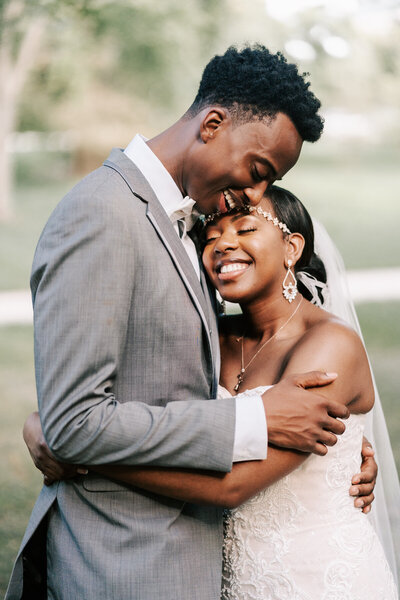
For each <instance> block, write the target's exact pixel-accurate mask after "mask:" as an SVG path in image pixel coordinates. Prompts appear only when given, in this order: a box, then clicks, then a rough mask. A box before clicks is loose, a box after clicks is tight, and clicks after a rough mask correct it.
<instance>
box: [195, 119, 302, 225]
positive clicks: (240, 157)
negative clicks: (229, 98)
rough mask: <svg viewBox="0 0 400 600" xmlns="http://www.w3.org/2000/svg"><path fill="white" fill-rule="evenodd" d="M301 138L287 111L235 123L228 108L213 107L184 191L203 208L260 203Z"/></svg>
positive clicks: (291, 158)
mask: <svg viewBox="0 0 400 600" xmlns="http://www.w3.org/2000/svg"><path fill="white" fill-rule="evenodd" d="M302 143H303V140H302V138H301V137H300V135H299V133H298V131H297V129H296V128H295V126H294V125H293V123H292V121H291V120H290V119H289V117H287V116H286V115H285V114H283V113H278V114H277V115H276V117H275V118H273V119H269V120H264V121H258V120H252V121H250V122H246V123H243V124H238V125H234V124H233V123H232V120H231V119H230V117H229V114H228V115H227V113H226V111H224V110H222V109H221V110H220V111H218V109H216V110H215V111H213V110H212V109H210V111H209V113H208V114H207V116H206V117H205V118H204V119H203V121H202V125H201V129H200V136H199V143H198V144H197V146H196V149H195V152H193V154H191V156H190V158H189V166H190V168H189V169H188V171H187V181H186V185H185V190H186V193H187V194H188V195H189V196H190V197H191V198H193V200H195V201H196V203H197V207H198V209H199V210H200V211H201V212H203V213H205V214H208V213H211V212H214V211H216V210H218V211H220V212H225V211H226V210H227V208H228V207H229V205H230V204H233V203H235V204H236V205H238V206H243V204H251V205H256V204H258V203H259V202H260V201H261V198H262V197H263V195H264V192H265V190H266V188H267V187H268V185H270V184H272V183H273V182H274V181H276V180H277V179H281V178H282V177H283V175H285V173H287V171H289V169H291V168H292V167H293V165H295V163H296V162H297V159H298V157H299V154H300V150H301V147H302Z"/></svg>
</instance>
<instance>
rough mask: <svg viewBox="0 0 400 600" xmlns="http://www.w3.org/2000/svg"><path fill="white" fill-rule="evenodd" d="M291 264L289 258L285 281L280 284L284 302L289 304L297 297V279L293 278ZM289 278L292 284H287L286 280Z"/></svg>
mask: <svg viewBox="0 0 400 600" xmlns="http://www.w3.org/2000/svg"><path fill="white" fill-rule="evenodd" d="M292 264H293V261H292V260H291V259H290V258H289V260H288V266H287V272H286V275H285V279H284V280H283V283H282V287H283V291H282V294H283V295H284V296H285V298H286V300H287V301H288V302H289V303H290V302H293V300H294V299H295V298H296V296H297V279H296V277H295V276H294V274H293V271H292V269H291V268H290V267H291V266H292ZM290 277H291V278H292V282H291V283H287V280H288V278H290Z"/></svg>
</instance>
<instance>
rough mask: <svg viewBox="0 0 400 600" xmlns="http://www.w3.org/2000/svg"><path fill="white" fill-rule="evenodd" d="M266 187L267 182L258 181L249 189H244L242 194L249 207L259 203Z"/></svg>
mask: <svg viewBox="0 0 400 600" xmlns="http://www.w3.org/2000/svg"><path fill="white" fill-rule="evenodd" d="M267 187H268V181H260V182H258V183H255V184H254V185H252V186H251V187H247V188H244V190H243V192H244V194H245V195H246V197H247V199H248V203H249V204H250V205H251V206H256V205H257V204H259V203H260V202H261V199H262V197H263V196H264V194H265V191H266V189H267Z"/></svg>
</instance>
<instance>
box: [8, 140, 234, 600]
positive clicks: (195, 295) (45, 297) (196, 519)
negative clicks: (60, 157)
mask: <svg viewBox="0 0 400 600" xmlns="http://www.w3.org/2000/svg"><path fill="white" fill-rule="evenodd" d="M31 288H32V295H33V303H34V315H35V364H36V380H37V391H38V398H39V410H40V415H41V420H42V426H43V430H44V435H45V438H46V440H47V443H48V445H49V447H50V448H51V450H52V451H53V453H54V454H55V455H56V456H57V457H58V458H59V459H60V460H63V461H68V462H75V463H80V464H101V463H119V464H128V465H139V464H142V465H162V466H174V467H187V468H198V469H213V470H217V471H222V472H226V471H229V470H230V468H231V466H232V452H233V440H234V428H235V405H234V400H233V399H231V398H228V399H225V400H215V396H216V388H217V383H218V374H219V373H218V371H219V351H218V336H217V329H216V322H215V316H214V312H213V307H212V303H211V300H210V296H209V293H208V290H207V285H206V281H205V278H204V275H203V274H202V278H201V283H200V282H199V280H198V278H197V276H196V274H195V271H194V269H193V266H192V264H191V262H190V260H189V258H188V256H187V254H186V252H185V250H184V248H183V246H182V244H181V242H180V240H179V238H178V236H177V235H176V233H175V231H174V229H173V227H172V225H171V223H170V221H169V219H168V217H167V215H166V213H165V212H164V210H163V209H162V207H161V205H160V203H159V202H158V200H157V198H156V197H155V195H154V193H153V191H152V189H151V188H150V186H149V184H148V183H147V181H146V180H145V179H144V177H143V176H142V174H141V173H140V171H139V170H138V169H137V168H136V167H135V165H134V164H133V163H132V162H131V161H130V160H129V159H128V158H127V157H126V156H125V155H124V154H123V152H122V151H121V150H114V151H113V152H112V153H111V155H110V157H109V159H108V160H107V161H106V162H105V163H104V165H103V166H102V167H100V168H99V169H98V170H97V171H95V172H93V173H91V174H90V175H89V176H88V177H86V178H85V179H84V180H83V181H81V182H80V183H79V184H78V185H77V186H76V187H75V188H74V189H73V190H72V191H71V192H70V193H69V194H68V195H67V196H66V197H65V198H64V199H63V200H62V201H61V202H60V204H59V205H58V206H57V208H56V209H55V211H54V213H53V214H52V216H51V217H50V219H49V221H48V223H47V225H46V227H45V229H44V232H43V234H42V236H41V238H40V240H39V243H38V248H37V251H36V254H35V259H34V264H33V271H32V279H31ZM43 524H46V525H47V562H48V564H47V570H48V585H49V590H48V597H49V598H57V599H63V600H64V599H68V600H70V599H71V598H80V599H81V600H83V599H92V598H93V599H96V600H103V599H104V600H106V599H114V600H133V599H135V600H155V599H163V600H168V599H171V600H172V599H173V600H176V599H178V598H179V599H180V600H183V599H185V598H187V600H196V599H199V600H200V599H201V600H208V599H210V600H217V599H218V598H219V590H220V572H221V546H222V519H221V510H220V509H218V508H215V507H201V506H197V505H193V504H189V503H185V502H179V501H175V500H171V499H167V498H163V497H160V496H157V495H155V494H150V493H147V492H142V491H140V490H138V489H132V488H128V487H127V486H123V485H120V484H118V483H115V482H113V481H110V480H107V479H104V478H102V477H100V476H97V475H91V474H89V475H88V476H85V477H81V478H77V479H75V480H72V481H64V482H61V483H59V484H55V485H53V486H51V487H50V488H45V487H44V488H43V490H42V492H41V494H40V496H39V498H38V500H37V503H36V505H35V507H34V510H33V513H32V516H31V519H30V522H29V524H28V528H27V531H26V534H25V537H24V539H23V542H22V545H21V548H20V551H19V555H18V557H17V560H16V564H15V568H14V572H13V575H12V578H11V581H10V585H9V590H8V594H7V596H6V598H7V600H11V599H12V600H15V599H17V598H18V599H19V598H21V597H22V585H23V584H22V582H23V576H22V573H23V571H24V573H25V574H26V573H27V572H29V561H30V555H31V554H32V548H33V554H36V556H37V555H38V551H37V548H36V550H35V547H36V543H37V540H38V531H39V530H40V527H39V525H41V528H42V529H43ZM42 533H43V532H42ZM42 538H43V535H42ZM43 552H44V550H41V551H40V552H39V555H40V554H41V553H43ZM24 561H25V568H24V567H23V562H24ZM27 566H28V569H27ZM35 577H36V580H38V579H39V587H40V585H42V586H43V583H42V584H40V576H39V575H38V574H37V573H35V572H34V577H33V579H35ZM31 585H33V584H31V583H29V584H28V583H26V582H25V587H24V594H23V597H24V598H33V597H35V596H34V595H33V592H31V591H30V589H29V587H30V586H31ZM32 589H33V588H32ZM43 589H44V588H43ZM43 593H44V594H45V592H43Z"/></svg>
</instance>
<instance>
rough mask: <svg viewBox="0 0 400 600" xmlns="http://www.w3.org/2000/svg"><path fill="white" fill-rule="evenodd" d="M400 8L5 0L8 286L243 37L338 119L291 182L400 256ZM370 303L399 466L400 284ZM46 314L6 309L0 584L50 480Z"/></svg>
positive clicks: (343, 229) (371, 341)
mask: <svg viewBox="0 0 400 600" xmlns="http://www.w3.org/2000/svg"><path fill="white" fill-rule="evenodd" d="M399 33H400V7H399V2H398V1H397V0H396V1H391V0H382V1H379V0H376V1H374V2H372V1H368V0H365V1H362V0H358V1H356V0H354V1H352V2H349V1H347V2H344V1H342V0H332V1H329V0H325V1H321V0H297V1H294V0H292V1H291V0H279V1H278V0H265V1H261V0H253V1H251V2H248V1H246V0H186V1H185V2H184V3H183V2H181V1H180V0H164V1H163V2H159V1H156V0H129V1H128V0H126V1H122V0H117V1H114V2H108V1H107V0H87V1H84V0H81V1H78V2H75V1H72V0H64V1H62V0H61V1H58V2H57V1H55V0H29V1H28V0H26V1H23V0H4V1H3V2H2V3H1V6H0V36H1V37H0V54H1V61H0V78H1V93H0V275H1V277H0V293H1V291H7V290H24V289H27V288H28V282H29V271H30V265H31V261H32V256H33V252H34V248H35V244H36V242H37V239H38V236H39V234H40V231H41V229H42V227H43V225H44V223H45V222H46V219H47V218H48V216H49V214H50V212H51V210H52V209H53V207H54V206H55V205H56V203H57V202H58V201H59V200H60V198H61V197H62V195H63V194H64V193H65V192H66V191H67V190H68V189H69V188H70V187H71V186H72V185H73V183H74V182H75V181H77V180H78V179H79V178H80V177H81V176H82V175H84V174H85V173H87V172H88V171H90V170H91V169H92V168H95V167H97V166H98V165H99V164H100V163H101V162H102V160H103V159H104V158H106V157H107V155H108V152H109V149H110V148H111V147H112V146H120V147H124V146H125V145H126V144H127V143H128V142H129V141H130V139H131V138H132V137H133V135H134V134H135V133H136V132H140V133H142V134H143V135H146V136H148V137H151V136H152V135H153V134H155V133H157V132H159V131H160V130H161V129H162V128H165V127H167V126H168V125H169V124H171V123H172V122H173V121H174V120H175V119H176V118H178V117H179V116H180V115H181V114H182V113H183V112H184V111H185V110H186V108H187V107H188V106H189V105H190V103H191V101H192V99H193V97H194V95H195V93H196V89H197V85H198V82H199V79H200V76H201V72H202V69H203V68H204V66H205V64H206V63H207V62H208V60H209V59H210V58H211V57H212V56H213V55H214V54H216V53H219V52H223V51H224V50H225V49H226V47H227V46H228V45H229V44H232V43H235V44H240V43H243V42H245V41H248V42H256V41H258V42H261V43H263V44H265V45H266V46H268V47H269V48H270V49H272V50H274V51H277V50H282V51H283V52H284V54H285V55H286V56H287V58H288V60H289V61H293V62H297V63H298V64H299V65H300V67H301V69H302V70H305V71H309V72H310V79H311V81H312V89H313V91H314V92H315V93H316V95H317V96H318V97H319V98H321V100H322V104H323V114H324V116H325V119H326V131H325V134H324V136H323V138H322V140H321V141H319V142H318V143H317V144H314V145H309V144H307V145H305V147H304V150H303V154H302V157H301V159H300V161H299V163H298V165H297V166H296V167H295V169H294V170H293V172H291V173H289V174H288V175H287V176H286V177H285V180H284V182H283V185H285V186H286V187H288V188H289V189H291V190H293V191H294V192H295V193H296V194H297V195H299V197H300V198H301V199H302V200H303V201H304V203H305V204H306V205H307V206H308V208H309V209H310V211H311V213H312V214H313V215H314V216H316V217H317V218H319V219H320V220H321V221H322V222H323V223H324V224H325V226H326V227H327V229H328V231H329V232H330V233H331V235H332V237H333V238H334V240H335V241H336V243H337V245H338V247H339V248H340V250H341V252H342V253H343V256H344V259H345V263H346V266H347V268H349V269H365V270H367V269H371V268H384V267H400V259H399V249H400V248H399V241H398V239H399V236H398V227H399V223H400V202H399V199H400V171H399V166H398V165H399V159H400V146H399V139H400V119H399V116H400V115H399V113H400V110H399V106H400V102H399V101H400V83H399V82H400V79H399V75H400V73H399V71H400V35H399ZM357 312H358V315H359V318H360V321H361V326H362V329H363V333H364V336H365V340H366V345H367V349H368V352H369V354H370V358H371V361H372V364H373V367H374V370H375V374H376V378H377V381H378V386H379V389H380V392H381V397H382V401H383V405H384V409H385V413H386V416H387V421H388V426H389V430H390V434H391V439H392V443H393V447H394V452H395V455H396V461H397V465H398V468H400V445H399V441H400V411H399V408H398V390H399V387H400V386H399V384H400V377H399V371H400V368H399V367H400V319H399V316H400V299H396V298H392V297H390V296H389V297H388V300H387V301H385V302H379V303H378V302H362V303H359V304H358V305H357ZM32 346H33V340H32V326H31V325H26V324H25V325H24V324H13V325H4V324H3V325H1V324H0V378H1V381H2V386H1V389H2V397H1V400H2V401H1V404H0V410H1V413H0V431H1V437H0V444H1V452H2V458H3V460H2V461H1V464H0V541H1V543H0V593H4V592H5V588H6V583H7V579H8V576H9V573H10V570H11V565H12V561H13V558H14V556H15V554H16V552H17V550H18V546H19V543H20V540H21V537H22V535H23V531H24V529H25V526H26V523H27V520H28V516H29V513H30V510H31V508H32V506H33V503H34V501H35V498H36V496H37V493H38V491H39V489H40V486H41V477H40V476H39V474H38V473H37V472H36V471H35V469H34V467H33V465H32V463H31V461H30V459H29V456H28V453H27V451H26V450H25V447H24V444H23V442H22V437H21V429H22V424H23V422H24V419H25V417H26V416H27V414H29V412H31V411H32V410H34V409H35V407H36V395H35V383H34V371H33V351H32Z"/></svg>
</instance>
